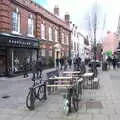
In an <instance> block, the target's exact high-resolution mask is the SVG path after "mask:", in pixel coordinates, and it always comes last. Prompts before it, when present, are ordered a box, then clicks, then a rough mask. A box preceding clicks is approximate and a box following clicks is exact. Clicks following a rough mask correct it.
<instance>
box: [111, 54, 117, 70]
mask: <svg viewBox="0 0 120 120" xmlns="http://www.w3.org/2000/svg"><path fill="white" fill-rule="evenodd" d="M112 64H113V69H116V66H117V59H116V57H115V56H113V59H112Z"/></svg>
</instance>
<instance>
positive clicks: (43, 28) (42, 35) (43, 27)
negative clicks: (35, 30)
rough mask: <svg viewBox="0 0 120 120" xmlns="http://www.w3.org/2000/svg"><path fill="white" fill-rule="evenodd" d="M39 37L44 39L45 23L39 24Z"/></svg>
mask: <svg viewBox="0 0 120 120" xmlns="http://www.w3.org/2000/svg"><path fill="white" fill-rule="evenodd" d="M41 39H43V40H45V24H43V23H42V24H41Z"/></svg>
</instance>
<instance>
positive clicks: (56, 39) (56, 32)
mask: <svg viewBox="0 0 120 120" xmlns="http://www.w3.org/2000/svg"><path fill="white" fill-rule="evenodd" d="M55 42H58V31H57V30H55Z"/></svg>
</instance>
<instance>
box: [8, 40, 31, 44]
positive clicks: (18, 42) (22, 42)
mask: <svg viewBox="0 0 120 120" xmlns="http://www.w3.org/2000/svg"><path fill="white" fill-rule="evenodd" d="M9 43H12V44H21V45H31V43H30V42H24V41H16V40H9Z"/></svg>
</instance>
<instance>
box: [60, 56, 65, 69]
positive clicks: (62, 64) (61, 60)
mask: <svg viewBox="0 0 120 120" xmlns="http://www.w3.org/2000/svg"><path fill="white" fill-rule="evenodd" d="M60 65H61V70H62V66H64V59H63V57H61V59H60Z"/></svg>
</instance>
